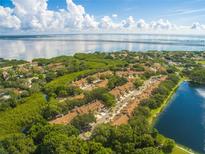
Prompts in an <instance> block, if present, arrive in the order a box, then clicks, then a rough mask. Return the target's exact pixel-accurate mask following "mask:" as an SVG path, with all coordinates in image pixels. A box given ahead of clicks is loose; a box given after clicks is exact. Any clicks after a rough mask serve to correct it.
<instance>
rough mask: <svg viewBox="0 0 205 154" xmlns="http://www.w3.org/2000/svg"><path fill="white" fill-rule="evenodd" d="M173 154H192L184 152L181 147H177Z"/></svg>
mask: <svg viewBox="0 0 205 154" xmlns="http://www.w3.org/2000/svg"><path fill="white" fill-rule="evenodd" d="M172 154H191V152H188V151H186V150H183V149H181V148H180V147H179V146H175V147H174V149H173V152H172Z"/></svg>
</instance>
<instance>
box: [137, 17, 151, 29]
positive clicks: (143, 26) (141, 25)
mask: <svg viewBox="0 0 205 154" xmlns="http://www.w3.org/2000/svg"><path fill="white" fill-rule="evenodd" d="M136 25H137V28H138V29H148V28H149V24H147V23H146V22H145V21H144V20H143V19H140V20H139V21H138V22H137V24H136Z"/></svg>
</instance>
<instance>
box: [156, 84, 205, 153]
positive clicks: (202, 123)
mask: <svg viewBox="0 0 205 154" xmlns="http://www.w3.org/2000/svg"><path fill="white" fill-rule="evenodd" d="M155 128H157V130H158V131H159V132H160V133H161V134H163V135H164V136H166V137H169V138H172V139H174V140H175V141H176V142H177V143H179V144H182V145H184V146H187V147H189V148H191V149H193V150H194V151H196V152H199V153H205V86H192V85H191V84H189V83H188V82H183V83H182V84H181V85H180V87H179V88H178V90H177V91H176V93H175V95H174V96H173V97H172V99H171V100H170V104H169V105H168V106H167V107H166V109H165V110H164V112H162V113H161V115H160V116H159V118H158V120H157V121H156V124H155Z"/></svg>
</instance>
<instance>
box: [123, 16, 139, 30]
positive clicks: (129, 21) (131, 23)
mask: <svg viewBox="0 0 205 154" xmlns="http://www.w3.org/2000/svg"><path fill="white" fill-rule="evenodd" d="M122 24H123V28H127V29H133V28H136V21H135V20H134V18H133V17H132V16H129V17H128V18H127V19H126V20H124V21H123V23H122Z"/></svg>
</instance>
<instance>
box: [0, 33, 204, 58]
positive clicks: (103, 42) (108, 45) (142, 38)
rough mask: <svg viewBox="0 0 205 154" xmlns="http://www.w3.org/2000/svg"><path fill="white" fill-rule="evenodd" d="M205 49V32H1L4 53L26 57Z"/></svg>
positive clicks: (2, 51)
mask: <svg viewBox="0 0 205 154" xmlns="http://www.w3.org/2000/svg"><path fill="white" fill-rule="evenodd" d="M124 49H125V50H130V51H148V50H194V51H199V50H200V51H201V50H204V49H205V36H191V35H190V36H185V35H184V36H183V35H181V36H180V35H148V34H68V35H33V36H0V57H1V58H9V59H14V58H16V59H25V60H31V59H33V58H38V57H44V58H50V57H55V56H59V55H73V54H74V53H76V52H95V51H105V52H110V51H117V50H124Z"/></svg>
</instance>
